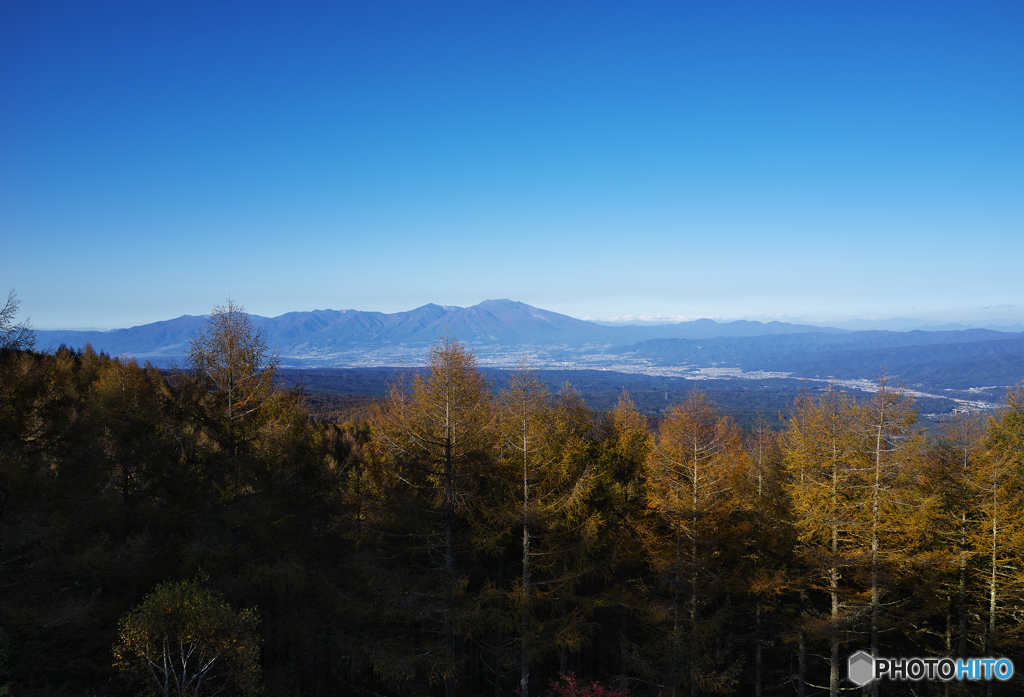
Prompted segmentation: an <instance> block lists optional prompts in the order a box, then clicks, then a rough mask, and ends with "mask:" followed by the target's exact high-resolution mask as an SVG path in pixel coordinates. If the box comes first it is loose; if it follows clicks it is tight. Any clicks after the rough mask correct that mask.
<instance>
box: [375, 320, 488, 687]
mask: <svg viewBox="0 0 1024 697" xmlns="http://www.w3.org/2000/svg"><path fill="white" fill-rule="evenodd" d="M371 428H372V446H373V452H374V457H375V461H376V463H377V470H376V473H375V478H376V480H377V481H378V482H379V487H380V489H381V491H382V493H384V495H386V496H389V497H392V498H395V499H402V500H404V501H405V502H406V504H407V507H406V509H405V510H406V511H407V512H412V511H414V510H415V511H418V514H417V517H418V521H417V525H416V529H414V530H409V531H408V533H407V534H408V535H410V536H411V537H410V538H408V539H418V540H420V541H421V542H423V543H424V544H425V545H426V546H427V548H421V549H423V551H424V556H425V561H424V564H425V565H426V568H427V569H429V571H428V573H429V576H427V577H425V578H424V579H421V581H420V583H419V586H420V588H419V589H418V590H417V595H418V596H420V598H421V600H420V601H418V602H419V609H418V610H417V612H419V613H421V614H427V615H433V614H435V610H434V608H436V614H439V615H440V620H441V621H440V624H441V628H440V632H439V634H440V636H441V645H440V646H438V647H436V648H437V649H438V650H437V651H436V652H432V651H429V650H428V651H427V652H426V653H429V654H430V657H429V662H430V664H431V678H432V679H433V680H436V681H439V682H441V683H443V684H444V688H445V694H446V695H447V697H454V695H455V692H456V685H457V681H458V678H459V675H460V673H461V660H460V655H459V651H458V647H457V642H456V634H457V632H458V631H459V630H460V628H461V626H462V624H463V619H464V616H465V611H464V601H463V598H462V594H463V591H464V589H465V576H464V574H463V572H462V569H461V568H460V563H459V560H458V559H457V552H458V550H459V548H460V541H459V539H457V538H458V536H459V533H460V530H462V529H463V527H462V526H460V521H464V520H465V518H466V517H467V516H468V515H469V513H470V512H471V511H472V510H473V508H474V503H475V501H476V499H477V498H478V496H479V493H480V489H481V486H482V484H483V482H485V481H486V478H487V476H488V473H489V471H490V470H491V469H492V468H491V465H492V464H493V462H494V458H495V455H494V452H493V449H494V442H495V436H494V406H493V403H492V397H491V393H490V386H489V385H488V384H487V381H486V379H485V378H484V376H483V375H482V374H481V373H480V371H479V370H478V368H477V363H476V358H475V356H474V355H473V354H472V352H470V351H467V350H466V347H465V345H464V344H461V343H459V342H458V341H455V340H454V339H451V338H448V337H445V338H442V339H441V340H440V341H438V342H437V343H435V344H434V346H432V347H431V349H430V351H429V352H428V354H427V370H426V371H425V372H424V373H416V374H415V375H414V376H413V378H412V379H411V381H406V380H399V381H396V382H395V383H393V384H392V386H391V390H390V394H389V396H388V399H387V402H386V404H385V405H384V407H383V409H382V410H381V412H380V413H379V414H378V415H377V417H376V418H375V419H374V421H373V423H372V426H371ZM433 559H436V560H437V561H436V562H434V561H432V560H433ZM435 581H436V582H437V583H438V585H439V586H440V587H439V588H438V587H436V586H434V585H433V583H434V582H435ZM435 599H436V600H437V601H439V602H434V601H435ZM403 602H405V601H404V600H403Z"/></svg>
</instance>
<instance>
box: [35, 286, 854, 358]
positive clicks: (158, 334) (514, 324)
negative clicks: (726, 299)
mask: <svg viewBox="0 0 1024 697" xmlns="http://www.w3.org/2000/svg"><path fill="white" fill-rule="evenodd" d="M205 319H206V318H205V317H197V316H193V315H183V316H181V317H178V318H177V319H172V320H166V321H163V322H154V323H152V324H144V325H141V326H138V327H132V328H130V329H115V330H112V331H106V332H100V331H73V330H47V331H37V332H36V334H37V337H38V343H39V345H40V346H42V347H45V346H54V347H55V346H58V345H60V344H66V345H68V346H73V347H81V346H84V345H85V344H86V342H88V343H90V344H92V347H93V348H94V349H96V350H97V351H106V352H108V353H112V354H120V353H127V354H130V355H133V356H136V357H137V358H140V359H143V358H148V359H152V360H153V361H154V362H157V361H158V360H159V361H166V360H180V359H181V358H182V357H184V355H185V353H186V352H187V350H188V340H189V337H190V336H192V334H193V333H194V332H195V331H196V329H197V328H198V327H199V325H200V324H202V322H203V320H205ZM253 321H254V322H255V323H256V324H257V325H259V326H260V327H262V328H263V329H264V331H265V332H266V334H267V340H268V342H269V343H270V344H271V345H273V346H277V347H278V349H279V350H280V351H281V354H282V356H284V357H285V358H303V357H308V356H310V355H321V354H323V353H324V352H332V351H333V352H336V351H347V350H350V349H361V350H368V349H379V348H384V347H394V346H406V347H409V348H416V347H420V348H422V347H425V346H429V345H430V344H431V343H433V342H434V341H436V340H437V338H438V337H440V336H443V335H445V334H446V333H447V334H450V335H451V336H453V337H456V338H458V339H459V340H460V341H464V342H466V343H467V344H469V345H470V346H474V347H477V346H479V347H493V346H496V345H500V346H521V345H534V346H556V345H557V346H565V347H576V346H584V345H604V346H612V345H616V344H623V343H629V342H635V341H644V340H646V339H653V338H680V339H701V338H709V337H716V336H764V335H775V334H793V333H801V332H822V331H825V332H828V333H842V332H843V330H839V329H826V330H822V329H821V328H819V327H812V326H807V325H797V324H786V323H784V322H768V323H762V322H748V321H744V320H740V321H736V322H727V323H723V324H719V323H718V322H715V321H714V320H710V319H699V320H694V321H692V322H681V323H679V324H667V325H657V326H647V327H644V326H620V327H612V326H605V325H600V324H597V323H595V322H588V321H585V320H580V319H575V318H573V317H569V316H567V315H561V314H558V313H557V312H550V311H548V310H542V309H540V308H536V307H532V306H530V305H527V304H526V303H520V302H514V301H512V300H485V301H484V302H482V303H480V304H479V305H474V306H472V307H452V306H447V305H434V304H430V305H424V306H423V307H418V308H416V309H415V310H410V311H408V312H395V313H391V314H386V313H383V312H363V311H360V310H313V311H311V312H289V313H286V314H283V315H281V316H279V317H257V316H253Z"/></svg>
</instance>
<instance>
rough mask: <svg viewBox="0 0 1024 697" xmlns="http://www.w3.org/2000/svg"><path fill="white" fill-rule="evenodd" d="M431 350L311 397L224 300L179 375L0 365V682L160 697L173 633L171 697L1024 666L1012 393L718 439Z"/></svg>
mask: <svg viewBox="0 0 1024 697" xmlns="http://www.w3.org/2000/svg"><path fill="white" fill-rule="evenodd" d="M21 336H24V335H21ZM428 363H429V365H428V366H427V367H426V368H424V369H422V370H420V371H402V372H396V373H394V374H393V375H392V376H390V379H389V387H388V391H387V393H386V395H385V396H383V397H380V398H375V397H374V396H373V395H372V394H364V395H362V396H353V397H351V398H349V399H348V400H347V401H346V402H344V403H339V401H338V400H337V399H335V400H333V401H332V400H331V399H329V398H327V397H323V396H322V395H320V396H318V392H317V391H316V390H315V389H314V390H310V391H308V392H306V393H303V392H302V391H301V390H297V389H294V388H292V387H290V386H288V385H287V384H286V381H285V380H283V379H282V375H281V371H280V370H279V366H278V361H277V358H276V356H275V354H274V352H273V351H272V350H271V349H270V348H269V347H267V346H266V343H265V341H264V340H263V338H262V336H261V334H260V332H259V331H258V330H257V329H255V328H254V327H253V326H252V325H251V324H250V323H249V321H248V319H247V316H246V315H245V314H244V313H243V312H240V311H239V308H237V307H236V306H233V305H232V304H231V303H228V305H227V306H225V307H220V308H218V309H217V310H215V312H214V313H213V315H211V317H210V318H209V320H208V322H207V324H206V325H205V326H204V328H203V330H202V331H201V332H200V333H199V334H198V335H197V336H196V338H195V339H194V340H193V343H192V347H191V352H190V354H189V358H188V361H187V364H186V365H184V366H183V367H182V368H181V369H180V370H177V371H171V372H161V371H159V370H157V369H155V368H152V367H148V366H140V365H139V364H138V363H136V362H135V361H134V360H133V359H129V358H124V357H110V356H107V355H104V354H98V353H96V352H94V351H93V350H92V349H91V348H89V347H86V348H85V349H84V350H81V351H75V350H70V349H67V348H64V347H62V348H60V349H57V350H56V351H53V352H37V351H34V350H32V349H31V348H30V344H28V343H26V342H25V341H21V342H20V343H17V342H10V343H9V344H8V346H7V347H6V348H2V349H0V584H2V590H0V694H7V695H14V696H22V695H24V696H29V695H32V696H35V695H111V696H114V695H125V696H127V695H136V694H144V693H153V694H178V693H177V692H169V691H167V690H164V691H163V692H159V691H156V692H155V690H157V688H158V687H159V681H156V680H155V679H154V677H153V676H154V673H153V671H152V670H151V668H152V666H151V665H150V664H147V663H146V661H148V660H150V659H149V658H148V654H146V653H145V652H146V651H147V650H149V649H148V648H146V647H147V646H150V645H156V646H158V647H159V646H160V645H161V644H160V642H161V641H162V640H163V641H164V643H163V644H162V646H163V647H164V648H163V650H164V652H165V653H164V655H167V651H168V649H167V646H168V644H167V642H166V639H167V637H169V636H170V637H175V636H177V637H180V636H182V633H181V631H182V630H181V627H183V626H186V625H187V627H188V628H189V630H188V631H189V632H190V634H189V636H190V641H194V642H195V645H196V646H199V647H200V650H203V651H207V653H206V654H204V655H205V656H206V657H207V658H206V659H204V660H209V665H210V666H213V668H212V669H211V672H210V676H211V678H210V682H209V683H208V684H205V686H204V687H202V688H201V689H197V691H196V692H195V694H214V692H215V689H219V690H221V692H220V693H219V694H224V695H228V694H256V693H262V694H265V695H274V696H278V695H281V696H284V695H296V696H297V695H310V696H313V695H316V696H323V695H350V694H351V695H389V696H391V695H394V696H396V697H397V696H403V695H445V696H446V697H454V696H455V695H465V696H467V697H468V696H470V695H481V696H483V695H488V696H492V695H493V696H499V695H513V694H517V692H518V694H521V695H530V694H533V695H543V694H545V693H546V692H551V693H552V694H559V695H570V694H572V695H576V694H578V695H584V694H587V695H606V696H608V697H613V696H614V695H621V694H624V693H627V692H628V694H631V695H635V696H642V695H674V696H682V695H713V694H736V695H757V696H758V697H760V696H761V695H764V696H765V697H768V696H775V695H779V696H781V695H794V696H798V697H809V696H810V695H826V694H831V695H833V697H834V696H835V695H838V694H840V693H843V694H847V693H848V691H849V690H850V688H852V687H853V686H852V685H851V684H850V683H849V682H847V680H846V657H847V656H848V655H849V654H851V653H853V652H854V651H856V650H858V649H864V650H867V651H868V652H872V653H874V654H875V655H877V656H895V657H898V656H906V657H911V656H919V657H935V656H951V657H957V656H965V657H968V656H979V657H984V656H1008V657H1011V658H1017V657H1019V656H1021V655H1024V654H1022V651H1021V647H1022V642H1024V570H1022V568H1021V559H1022V555H1024V518H1022V507H1024V487H1022V483H1024V479H1022V477H1024V470H1022V467H1024V389H1022V388H1021V387H1017V388H1015V389H1012V390H1010V391H1009V392H1008V393H1007V397H1006V404H1007V406H1006V408H1005V409H1003V410H1002V411H1000V412H998V413H995V414H994V415H979V414H974V415H959V416H956V417H950V418H949V419H948V420H946V421H945V422H944V423H943V424H942V426H941V428H939V429H937V430H936V431H935V432H934V433H929V435H928V436H927V437H926V436H925V434H924V432H923V431H922V430H921V428H920V426H919V424H918V422H917V406H916V405H915V404H914V401H913V399H912V398H911V397H910V396H909V395H907V394H906V393H905V392H904V391H903V390H902V389H901V388H900V387H899V386H898V385H894V384H891V383H889V382H887V381H886V380H885V378H884V377H883V379H882V388H881V389H880V391H879V392H877V393H875V394H872V395H869V396H867V397H864V396H862V397H861V398H859V399H854V398H853V397H851V396H850V395H848V394H846V393H844V392H842V391H840V390H831V389H826V390H819V391H815V392H804V393H801V394H798V395H797V396H796V398H795V399H794V400H791V401H789V402H788V403H787V404H785V405H784V408H782V414H781V416H780V417H779V418H778V419H775V416H776V414H770V416H769V417H768V418H754V419H750V418H747V419H745V420H744V424H743V427H742V428H741V426H740V425H738V424H737V422H736V420H734V419H733V418H732V417H730V416H729V415H724V414H722V413H721V412H720V410H719V409H718V408H717V407H716V405H715V403H714V401H713V400H711V399H709V398H708V396H707V395H706V394H704V393H702V392H700V391H699V390H692V389H687V391H686V392H685V394H684V393H680V394H679V395H677V396H678V400H677V401H674V403H672V404H671V405H670V406H668V407H667V408H665V407H664V406H661V407H659V409H660V410H661V413H660V415H659V416H657V417H656V418H655V417H652V416H650V414H649V413H648V412H649V409H647V408H643V409H640V408H638V407H637V405H636V404H634V402H633V401H632V400H631V399H630V397H629V396H628V394H626V393H622V392H620V393H618V394H616V395H615V396H614V403H611V400H610V399H607V398H606V399H604V400H603V401H601V403H600V404H598V405H595V404H588V403H587V401H586V400H585V399H584V398H583V396H581V394H580V392H578V391H577V390H575V389H573V388H572V387H571V386H566V387H561V388H559V389H549V388H548V386H546V385H545V383H544V382H543V381H542V380H541V379H540V378H539V377H538V375H537V374H536V373H533V372H530V371H529V370H521V371H513V372H511V373H509V374H507V376H506V377H505V379H503V380H502V381H501V383H500V384H495V381H493V380H491V379H489V378H488V376H487V375H485V374H484V373H483V372H482V371H481V370H480V369H479V368H478V366H477V364H476V361H475V359H474V356H473V354H472V353H471V352H469V351H467V350H466V349H465V347H464V346H462V345H461V344H459V343H458V342H457V341H455V340H453V339H442V340H440V341H439V342H438V343H437V344H436V345H435V346H434V348H433V349H432V350H431V352H430V354H429V357H428ZM351 392H353V393H356V392H358V391H357V390H352V391H351ZM311 411H312V412H313V413H314V414H315V415H316V416H317V418H313V417H312V416H311V413H310V412H311ZM176 623H177V624H176ZM183 623H184V624H183ZM174 632H178V634H174ZM154 641H155V644H154ZM147 642H148V643H147ZM211 656H213V657H215V658H214V659H212V660H210V658H209V657H211ZM157 663H159V661H156V663H154V664H152V665H156V664H157ZM1018 663H1020V661H1018ZM1022 665H1024V664H1022ZM140 666H141V667H140ZM218 671H219V672H218ZM214 675H216V676H217V680H218V682H214V680H213V677H212V676H214ZM560 675H564V676H566V677H565V678H562V679H561V682H560V683H559V685H558V686H557V687H551V684H552V681H555V680H559V676H560ZM573 676H574V677H573ZM575 681H578V686H576V682H575ZM570 682H572V685H573V686H571V687H570V686H569V685H570ZM593 683H598V684H597V685H594V684H593ZM1021 685H1022V679H1021V677H1020V676H1019V675H1018V676H1015V678H1014V679H1013V681H1011V682H1010V683H1000V682H990V683H984V682H964V683H960V682H956V681H954V682H952V683H949V684H946V683H939V682H935V683H929V682H919V683H918V682H904V683H896V682H882V683H875V686H874V693H873V694H881V695H960V694H972V695H973V694H976V695H981V694H993V695H1012V694H1020V691H1021ZM161 689H163V688H161ZM147 691H148V692H147ZM869 691H870V690H869ZM189 694H193V692H189Z"/></svg>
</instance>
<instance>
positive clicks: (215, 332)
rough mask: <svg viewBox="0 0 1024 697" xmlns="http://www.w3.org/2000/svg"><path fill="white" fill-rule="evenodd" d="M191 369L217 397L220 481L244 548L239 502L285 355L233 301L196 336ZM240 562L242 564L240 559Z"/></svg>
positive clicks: (212, 414) (213, 416) (210, 420)
mask: <svg viewBox="0 0 1024 697" xmlns="http://www.w3.org/2000/svg"><path fill="white" fill-rule="evenodd" d="M187 364H188V368H189V370H190V372H191V374H192V376H193V378H194V379H195V380H196V381H197V382H198V384H199V385H200V386H201V387H202V388H204V389H205V390H206V391H208V392H207V394H209V395H212V396H213V401H212V402H209V401H208V400H207V399H206V397H205V396H204V395H203V393H202V392H199V393H197V394H198V395H200V398H201V399H202V400H203V401H207V402H208V403H207V404H205V405H204V406H205V409H204V411H206V416H205V418H204V419H203V421H204V422H205V423H206V424H207V425H208V428H209V431H210V432H211V435H212V436H213V439H214V441H216V443H217V445H218V449H219V451H220V453H219V454H220V457H221V458H223V459H225V460H226V463H225V464H226V465H227V466H226V468H225V470H226V471H225V474H226V475H227V476H226V479H225V480H221V481H218V482H216V485H217V486H218V487H219V488H220V489H221V491H222V494H223V496H224V498H225V499H226V500H227V502H228V517H229V518H230V520H229V527H230V537H231V545H232V547H233V548H235V549H237V548H238V547H239V544H240V539H239V538H240V534H241V523H240V512H239V510H238V502H239V499H240V497H241V495H242V494H243V493H247V492H248V490H249V487H248V486H247V484H246V482H245V481H243V480H244V478H245V477H244V475H246V474H248V473H251V470H252V469H253V468H252V467H251V464H252V463H251V462H250V460H251V459H252V457H251V456H252V452H251V451H252V449H253V447H254V446H255V445H256V441H257V440H258V438H259V437H260V435H261V429H262V428H263V426H265V425H266V424H267V422H268V420H269V417H270V416H271V413H272V411H273V407H274V406H275V405H274V404H273V403H274V401H275V398H276V397H277V396H278V395H277V392H276V390H275V380H276V378H277V371H278V366H279V365H280V356H279V355H278V353H277V351H276V350H272V349H270V348H269V347H268V345H267V339H266V335H265V333H264V332H263V330H262V329H261V328H259V327H258V326H256V325H255V324H254V323H253V321H252V318H251V317H249V315H248V314H247V313H246V311H245V308H244V307H242V306H241V305H239V304H237V303H235V302H234V301H233V300H230V299H229V300H228V301H227V302H226V303H224V304H223V305H217V306H216V307H214V308H213V312H212V313H210V316H209V317H208V318H207V319H206V321H205V322H203V324H202V326H201V327H200V328H199V330H198V331H197V332H196V334H195V335H194V336H193V337H192V338H191V340H190V343H189V353H188V361H187ZM236 563H237V560H236Z"/></svg>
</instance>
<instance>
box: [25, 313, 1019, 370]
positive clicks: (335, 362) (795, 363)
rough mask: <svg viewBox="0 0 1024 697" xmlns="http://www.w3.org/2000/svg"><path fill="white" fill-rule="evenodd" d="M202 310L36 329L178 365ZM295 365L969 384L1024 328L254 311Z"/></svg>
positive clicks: (62, 339)
mask: <svg viewBox="0 0 1024 697" xmlns="http://www.w3.org/2000/svg"><path fill="white" fill-rule="evenodd" d="M203 320H204V317H200V316H190V315H184V316H182V317H178V318H177V319H172V320H167V321H163V322H155V323H152V324H146V325H141V326H138V327H132V328H130V329H118V330H113V331H108V332H99V331H38V332H37V335H38V340H39V343H38V345H39V346H40V347H41V348H46V347H51V348H55V347H57V346H59V345H61V344H64V345H67V346H69V347H72V348H82V347H84V346H85V344H86V343H89V344H90V345H91V346H92V347H93V348H94V349H95V350H97V351H103V352H106V353H108V354H110V355H122V354H125V355H129V356H133V357H135V358H137V359H138V360H140V361H147V360H148V361H150V362H152V363H153V364H154V365H157V366H161V365H164V366H166V365H171V364H176V363H180V362H181V361H182V359H183V357H184V356H185V354H186V353H187V350H188V345H189V339H190V337H191V336H192V335H193V334H194V333H195V331H196V329H197V328H198V327H199V326H200V324H201V323H202V322H203ZM253 321H254V323H255V324H256V325H257V326H259V327H260V328H261V329H262V330H263V331H264V332H265V334H266V338H267V341H268V343H269V344H270V345H271V346H276V347H277V348H278V350H279V351H280V354H281V357H282V365H284V366H290V367H295V368H339V367H377V366H396V365H420V364H421V363H422V360H423V356H424V355H425V352H426V350H427V348H428V347H429V346H430V344H431V343H432V342H434V341H435V340H437V338H438V337H440V336H451V337H454V338H457V339H459V340H460V341H463V342H465V343H466V344H467V346H468V347H470V348H472V349H473V350H474V351H475V352H476V353H477V355H478V357H479V359H480V361H481V364H482V365H488V366H493V367H512V366H514V365H516V364H517V363H518V362H519V361H520V360H521V359H523V358H525V359H526V360H527V362H528V363H530V364H531V365H533V366H535V367H538V368H552V369H580V368H592V369H601V370H619V371H627V372H636V371H641V372H655V371H658V370H664V369H677V370H690V371H700V370H706V369H711V368H718V369H721V368H729V369H733V370H739V371H744V372H755V371H770V372H773V373H788V374H790V375H791V376H792V377H810V378H822V379H824V378H829V377H834V378H837V379H852V378H862V379H870V378H872V377H873V376H875V375H877V374H878V373H879V372H880V371H881V369H882V367H883V366H885V367H886V369H887V370H889V372H890V373H892V374H893V375H894V376H896V377H898V378H899V379H901V380H904V381H906V382H908V383H912V384H917V385H922V386H926V387H938V388H955V389H969V388H972V387H985V386H991V385H1010V384H1013V383H1015V382H1017V381H1018V380H1020V379H1021V377H1022V376H1024V333H1014V332H1008V331H997V330H994V329H964V330H950V331H847V330H844V329H836V328H829V327H818V326H811V325H800V324H788V323H785V322H767V323H762V322H752V321H743V320H741V321H736V322H727V323H718V322H715V321H713V320H709V319H700V320H695V321H690V322H680V323H678V324H664V325H656V326H635V325H624V326H608V325H605V324H598V323H595V322H588V321H585V320H580V319H575V318H573V317H568V316H566V315H562V314H558V313H556V312H550V311H548V310H543V309H540V308H536V307H532V306H530V305H527V304H525V303H521V302H514V301H511V300H487V301H484V302H482V303H480V304H478V305H474V306H472V307H452V306H445V305H434V304H429V305H424V306H422V307H419V308H416V309H415V310H410V311H408V312H396V313H391V314H387V313H382V312H363V311H358V310H313V311H311V312H289V313H286V314H283V315H280V316H279V317H273V318H268V317H257V316H253Z"/></svg>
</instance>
